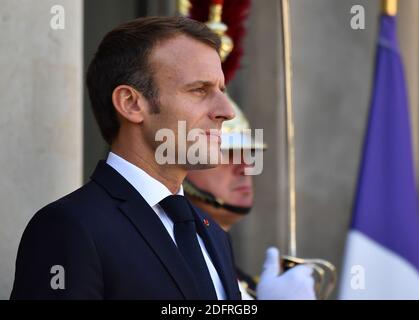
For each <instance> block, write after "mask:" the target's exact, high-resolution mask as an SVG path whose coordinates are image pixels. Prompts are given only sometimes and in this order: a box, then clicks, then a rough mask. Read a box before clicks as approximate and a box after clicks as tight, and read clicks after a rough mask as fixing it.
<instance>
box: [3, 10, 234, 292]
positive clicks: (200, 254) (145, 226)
mask: <svg viewBox="0 0 419 320" xmlns="http://www.w3.org/2000/svg"><path fill="white" fill-rule="evenodd" d="M219 45H220V43H219V38H218V36H216V35H215V34H213V33H212V32H211V31H210V30H209V29H208V28H207V27H206V26H205V25H203V24H201V23H198V22H195V21H192V20H189V19H185V18H169V17H155V18H141V19H136V20H133V21H130V22H127V23H124V24H123V25H121V26H119V27H117V28H116V29H114V30H112V31H111V32H110V33H108V34H107V35H106V36H105V38H104V39H103V40H102V42H101V44H100V46H99V48H98V50H97V52H96V55H95V57H94V59H93V61H92V62H91V64H90V66H89V69H88V72H87V86H88V90H89V95H90V99H91V102H92V107H93V111H94V114H95V117H96V120H97V122H98V125H99V128H100V130H101V133H102V135H103V137H104V139H105V140H106V141H107V142H108V143H109V145H110V147H111V152H110V153H109V156H108V158H107V160H106V161H101V162H99V164H98V166H97V168H96V170H95V172H94V173H93V175H92V176H91V181H90V182H88V183H87V184H86V185H84V186H83V187H81V188H80V189H78V190H76V191H74V192H73V193H71V194H69V195H67V196H65V197H64V198H62V199H59V200H57V201H55V202H53V203H51V204H49V205H47V206H46V207H44V208H43V209H41V210H40V211H39V212H38V213H36V214H35V216H34V217H33V218H32V220H31V221H30V222H29V224H28V226H27V228H26V230H25V232H24V234H23V236H22V240H21V243H20V246H19V251H18V256H17V261H16V274H15V281H14V286H13V291H12V294H11V298H12V299H240V298H241V296H240V292H239V289H238V286H237V279H236V276H235V271H234V263H233V261H232V254H231V247H230V244H229V241H228V238H227V236H226V234H225V233H224V231H223V230H221V229H220V228H219V227H218V226H217V224H216V223H214V222H213V221H212V220H211V218H209V217H207V216H205V215H204V214H202V213H200V212H198V211H197V210H195V209H194V207H193V206H192V205H191V204H190V203H189V202H188V201H187V200H186V198H185V197H184V196H183V189H182V185H181V183H182V181H183V180H184V178H185V176H186V174H187V172H188V171H189V170H192V169H205V168H209V167H211V166H213V165H210V164H206V163H200V164H198V165H193V164H191V163H190V162H188V161H186V162H179V163H170V164H168V163H164V164H161V163H160V162H159V159H158V156H157V153H156V152H157V150H158V148H159V145H160V143H159V142H158V141H156V140H157V139H156V137H157V136H156V135H157V134H158V132H159V130H160V129H162V128H166V129H169V130H170V131H171V132H173V133H174V136H175V138H176V139H175V142H176V145H175V150H177V151H178V150H181V149H182V148H183V149H184V150H188V148H190V147H191V144H189V143H188V142H185V143H184V142H182V140H181V139H180V136H181V133H180V130H179V128H180V126H179V123H178V122H179V121H180V120H182V121H184V123H185V126H186V130H187V131H190V130H192V129H201V132H203V136H204V138H205V141H207V142H209V143H208V144H209V145H210V147H209V149H208V150H209V153H212V156H214V153H215V154H216V155H219V153H220V136H219V134H217V133H215V134H214V131H215V132H219V130H220V129H221V125H222V122H223V121H224V120H228V119H231V118H233V117H234V112H233V110H232V108H231V105H230V103H229V101H228V99H227V98H226V96H225V95H224V92H223V91H224V76H223V73H222V69H221V63H220V58H219V55H218V51H219ZM178 138H179V139H178ZM214 142H216V143H215V145H216V147H214ZM177 154H178V153H176V155H177ZM160 160H161V159H160ZM159 163H160V164H159Z"/></svg>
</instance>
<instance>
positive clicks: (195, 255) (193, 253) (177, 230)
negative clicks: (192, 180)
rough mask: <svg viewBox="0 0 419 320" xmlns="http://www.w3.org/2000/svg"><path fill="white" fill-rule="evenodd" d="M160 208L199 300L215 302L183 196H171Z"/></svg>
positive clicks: (210, 280) (190, 216) (206, 269)
mask: <svg viewBox="0 0 419 320" xmlns="http://www.w3.org/2000/svg"><path fill="white" fill-rule="evenodd" d="M160 206H161V207H162V208H163V210H164V211H165V212H166V214H167V215H168V216H169V217H170V218H171V219H172V221H173V223H174V234H175V240H176V244H177V247H178V249H179V251H180V253H181V255H182V256H183V258H184V259H185V261H186V263H187V265H188V266H189V267H190V269H191V274H192V276H193V277H194V279H195V283H196V286H197V289H198V292H199V294H200V296H201V299H205V300H217V294H216V292H215V289H214V285H213V282H212V279H211V276H210V273H209V271H208V267H207V264H206V262H205V259H204V256H203V254H202V251H201V247H200V246H199V242H198V239H197V236H196V226H195V218H194V215H193V213H192V210H191V208H190V207H189V204H188V200H187V199H186V198H185V197H184V196H180V195H173V196H168V197H166V198H164V199H163V200H162V201H160Z"/></svg>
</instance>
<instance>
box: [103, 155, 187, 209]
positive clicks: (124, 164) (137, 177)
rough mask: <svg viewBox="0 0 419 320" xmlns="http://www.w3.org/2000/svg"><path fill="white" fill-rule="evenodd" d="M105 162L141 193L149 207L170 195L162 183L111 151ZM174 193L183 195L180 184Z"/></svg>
mask: <svg viewBox="0 0 419 320" xmlns="http://www.w3.org/2000/svg"><path fill="white" fill-rule="evenodd" d="M106 163H107V164H108V165H110V166H111V167H112V168H114V169H115V170H116V171H118V173H119V174H120V175H121V176H123V177H124V178H125V179H126V180H127V181H128V182H129V183H130V184H131V185H132V186H133V187H134V188H135V189H136V190H137V191H138V192H139V193H140V194H141V196H142V197H143V198H144V200H145V201H146V202H147V203H148V205H149V206H150V207H154V206H155V205H157V204H158V203H159V202H160V201H161V200H163V199H164V198H166V197H168V196H171V195H172V193H171V192H170V190H169V189H168V188H167V187H166V186H165V185H164V184H163V183H161V182H160V181H158V180H156V179H154V178H153V177H152V176H150V175H149V174H148V173H146V172H145V171H144V170H142V169H140V168H139V167H137V166H135V165H133V164H132V163H130V162H128V161H127V160H125V159H123V158H121V157H120V156H118V155H116V154H115V153H113V152H109V155H108V158H107V160H106ZM176 194H177V195H181V196H183V195H184V194H183V187H182V185H180V188H179V190H178V192H177V193H176Z"/></svg>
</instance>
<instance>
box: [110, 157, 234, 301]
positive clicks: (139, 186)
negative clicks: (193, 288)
mask: <svg viewBox="0 0 419 320" xmlns="http://www.w3.org/2000/svg"><path fill="white" fill-rule="evenodd" d="M106 163H107V164H108V165H110V166H111V167H112V168H114V169H115V170H116V171H118V172H119V174H120V175H121V176H123V177H124V178H125V179H126V180H127V181H128V182H129V183H130V184H131V185H132V186H133V187H134V188H135V189H136V190H137V191H138V192H139V193H140V194H141V196H142V197H143V198H144V200H145V201H146V202H147V203H148V205H149V206H150V207H151V208H152V209H153V210H154V212H155V213H156V214H157V216H158V217H159V219H160V220H161V222H162V223H163V225H164V227H165V228H166V230H167V232H168V233H169V235H170V237H171V238H172V239H173V241H174V242H175V244H176V240H175V235H174V231H173V221H172V220H171V219H170V218H169V216H168V215H167V214H166V213H165V212H164V210H163V209H162V208H161V207H160V205H159V202H160V201H161V200H163V199H164V198H166V197H168V196H170V195H172V193H171V192H170V190H169V189H167V187H166V186H165V185H164V184H162V183H161V182H160V181H158V180H156V179H154V178H153V177H151V176H150V175H149V174H147V173H146V172H145V171H144V170H142V169H140V168H138V167H137V166H135V165H133V164H132V163H130V162H128V161H126V160H125V159H123V158H121V157H120V156H118V155H116V154H115V153H112V152H109V155H108V159H107V160H106ZM177 195H182V196H183V187H182V185H181V186H180V188H179V191H178V192H177ZM196 236H197V238H198V242H199V245H200V247H201V250H202V253H203V255H204V259H205V262H206V263H207V267H208V270H209V273H210V275H211V279H212V282H213V284H214V288H215V292H216V293H217V298H218V300H225V299H226V294H225V291H224V287H223V284H222V282H221V279H220V276H219V275H218V272H217V270H216V269H215V267H214V264H213V263H212V261H211V258H210V256H209V254H208V251H207V249H206V248H205V244H204V242H203V241H202V239H201V237H200V236H199V235H198V234H197V235H196Z"/></svg>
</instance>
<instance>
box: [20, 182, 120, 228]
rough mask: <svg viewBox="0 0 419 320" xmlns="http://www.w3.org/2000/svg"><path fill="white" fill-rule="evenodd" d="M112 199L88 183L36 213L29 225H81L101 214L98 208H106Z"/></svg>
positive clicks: (96, 186)
mask: <svg viewBox="0 0 419 320" xmlns="http://www.w3.org/2000/svg"><path fill="white" fill-rule="evenodd" d="M108 201H112V199H111V198H110V197H109V196H107V193H106V192H105V191H104V190H103V189H102V188H101V187H100V186H98V185H97V184H96V183H94V182H92V181H90V182H88V183H86V184H85V185H83V186H82V187H80V188H79V189H77V190H75V191H73V192H71V193H69V194H67V195H65V196H63V197H62V198H60V199H58V200H55V201H53V202H51V203H49V204H47V205H46V206H44V207H43V208H41V209H40V210H39V211H38V212H36V213H35V215H34V216H33V217H32V219H31V220H30V222H29V224H28V226H29V225H32V224H34V223H39V222H41V221H44V222H45V221H50V222H51V221H67V222H77V223H81V222H83V221H84V220H85V219H88V218H89V216H92V215H95V214H97V213H98V212H103V211H102V210H100V209H99V208H100V207H101V206H104V205H105V206H106V205H107V204H108Z"/></svg>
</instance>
